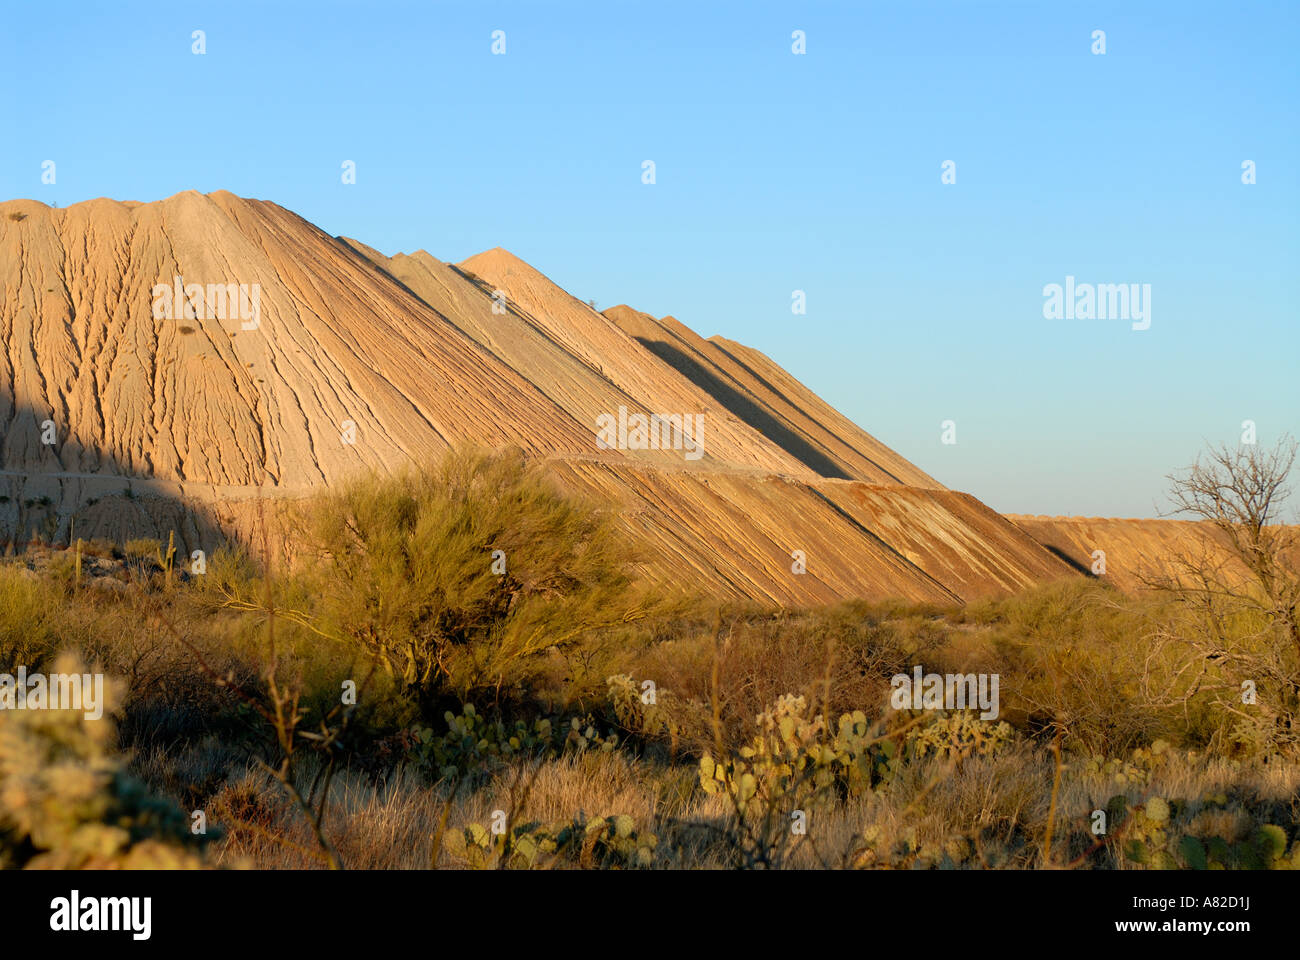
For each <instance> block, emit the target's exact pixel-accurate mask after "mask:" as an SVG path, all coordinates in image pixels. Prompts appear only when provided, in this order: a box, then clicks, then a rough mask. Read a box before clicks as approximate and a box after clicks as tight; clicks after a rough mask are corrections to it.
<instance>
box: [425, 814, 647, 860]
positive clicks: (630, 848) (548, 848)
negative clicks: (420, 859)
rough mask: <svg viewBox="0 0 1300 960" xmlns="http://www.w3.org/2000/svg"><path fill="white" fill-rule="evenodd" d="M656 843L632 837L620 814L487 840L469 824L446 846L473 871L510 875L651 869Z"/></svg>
mask: <svg viewBox="0 0 1300 960" xmlns="http://www.w3.org/2000/svg"><path fill="white" fill-rule="evenodd" d="M658 845H659V839H658V838H657V837H656V836H655V835H654V834H653V833H638V832H637V829H636V821H635V820H634V819H633V818H632V817H629V816H627V815H626V814H618V815H616V816H610V817H592V818H591V819H586V818H585V817H584V815H583V814H581V813H580V814H579V815H578V816H577V817H575V818H574V819H573V820H560V821H556V822H554V823H549V824H542V823H526V824H521V825H519V826H516V827H515V828H514V829H513V830H512V831H510V834H509V842H507V837H506V835H505V834H496V835H494V834H492V833H490V832H489V831H488V830H487V829H485V828H484V827H483V826H482V825H481V824H478V823H471V824H470V825H469V826H467V827H465V828H464V830H462V831H460V832H459V833H457V834H453V835H452V837H451V838H450V843H449V846H450V848H451V850H452V852H453V853H455V854H456V855H458V856H460V857H461V858H462V859H464V860H465V862H466V863H467V864H468V865H469V866H470V867H473V868H475V869H484V868H488V867H494V866H498V865H504V866H505V867H506V868H507V869H511V870H532V869H544V868H553V867H557V866H577V867H583V868H603V869H629V868H636V867H650V866H653V865H654V858H655V850H656V848H657V847H658Z"/></svg>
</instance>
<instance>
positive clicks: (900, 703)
mask: <svg viewBox="0 0 1300 960" xmlns="http://www.w3.org/2000/svg"><path fill="white" fill-rule="evenodd" d="M889 685H890V686H891V687H893V688H894V692H893V693H891V694H890V695H889V705H890V706H891V707H893V708H894V709H895V710H967V709H970V710H973V709H975V708H976V707H979V709H980V710H982V711H983V712H982V713H981V714H980V719H981V720H996V719H997V718H998V674H996V673H965V674H962V673H947V674H940V673H925V672H924V671H922V669H921V668H920V667H919V666H917V667H913V668H912V676H908V675H907V674H905V673H896V674H894V676H893V677H892V678H891V679H890V681H889Z"/></svg>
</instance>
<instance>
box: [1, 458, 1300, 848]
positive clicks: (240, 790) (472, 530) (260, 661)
mask: <svg viewBox="0 0 1300 960" xmlns="http://www.w3.org/2000/svg"><path fill="white" fill-rule="evenodd" d="M1294 456H1295V448H1294V446H1293V445H1286V444H1284V445H1282V446H1280V447H1279V448H1277V450H1275V451H1272V452H1266V453H1261V454H1255V453H1254V452H1253V451H1246V452H1242V451H1219V452H1218V453H1216V454H1215V455H1213V456H1212V457H1211V459H1210V460H1209V462H1208V463H1207V462H1202V463H1201V464H1198V465H1197V466H1195V467H1193V468H1192V469H1191V470H1190V471H1189V472H1188V473H1186V474H1183V475H1180V476H1179V477H1177V478H1175V480H1174V491H1175V500H1176V503H1177V504H1178V506H1180V507H1183V508H1185V509H1187V510H1190V511H1191V512H1192V513H1193V514H1195V515H1196V516H1198V517H1199V518H1201V519H1204V520H1205V521H1206V523H1205V544H1204V550H1203V551H1202V552H1200V553H1197V554H1195V555H1188V556H1179V557H1171V558H1161V560H1162V562H1160V563H1153V566H1152V568H1151V570H1150V571H1149V575H1148V586H1147V588H1146V589H1144V590H1141V591H1138V592H1136V593H1132V592H1131V593H1122V592H1120V591H1118V590H1116V589H1114V588H1113V587H1110V586H1108V585H1107V583H1106V582H1105V579H1104V578H1102V579H1097V578H1088V577H1084V576H1077V577H1074V578H1072V579H1068V580H1062V581H1060V582H1058V583H1052V584H1048V585H1045V586H1042V587H1039V588H1036V589H1034V590H1031V591H1028V592H1025V593H1022V594H1019V595H1015V596H1010V597H1004V598H1000V599H994V600H987V601H982V602H978V603H971V604H967V605H965V606H951V607H943V606H934V605H917V604H904V603H867V602H852V603H844V604H839V605H835V606H831V607H823V608H817V609H804V610H781V611H773V610H771V609H765V608H761V607H758V606H736V605H730V606H728V605H719V604H716V603H711V602H709V601H708V600H706V599H705V598H703V597H701V596H697V595H693V594H692V593H691V592H690V590H689V587H688V586H686V587H683V588H682V589H680V590H679V591H676V592H674V593H671V594H670V593H668V592H666V591H665V590H664V589H663V588H662V587H661V586H656V587H652V586H650V582H649V581H647V580H645V579H644V578H642V577H641V576H639V570H640V569H641V564H643V563H644V562H645V559H646V558H645V556H644V555H642V554H641V553H639V552H638V550H639V549H640V548H635V549H634V548H632V547H631V546H629V545H628V543H627V540H626V538H624V537H622V536H621V535H620V534H619V532H618V528H617V527H616V526H615V525H614V523H613V521H612V518H611V516H610V515H609V513H608V511H607V510H606V509H605V508H604V507H602V506H601V505H599V504H592V503H586V502H582V501H580V500H577V499H574V498H572V497H569V496H566V495H564V494H562V493H560V492H559V491H558V489H557V488H555V487H553V486H552V485H551V484H550V483H549V482H548V481H547V479H546V477H545V475H544V474H543V473H541V472H539V471H538V470H537V469H536V468H535V467H534V465H532V464H530V462H529V461H528V460H527V459H525V458H524V457H522V456H520V455H518V454H513V453H509V452H506V453H498V454H491V455H488V454H482V453H464V454H459V455H455V456H450V457H448V458H447V459H446V460H445V461H443V462H441V463H438V464H434V465H431V466H430V467H429V468H428V469H426V470H423V471H414V472H411V473H409V474H407V475H404V476H399V477H392V478H383V479H381V478H370V479H363V480H360V481H356V482H353V483H352V484H350V485H344V486H341V487H339V488H338V489H337V490H335V491H334V492H333V493H331V494H330V495H329V496H328V497H327V498H325V499H323V500H314V501H304V502H301V503H299V504H298V505H297V506H296V508H295V511H294V513H293V516H292V517H291V518H290V520H289V523H290V524H291V527H292V530H293V531H294V546H295V549H294V551H292V555H286V554H285V552H284V551H283V550H278V549H272V548H271V543H272V541H273V538H274V536H275V535H274V534H273V533H272V532H271V525H270V523H269V522H268V523H267V524H264V526H263V531H264V537H263V540H262V542H261V543H257V542H254V543H251V544H248V545H245V546H243V547H239V548H226V549H223V550H221V551H220V552H218V553H216V554H215V555H213V556H212V557H210V558H209V559H208V561H207V565H206V569H205V571H204V572H203V573H202V574H195V573H192V572H190V571H189V570H188V568H187V567H186V565H185V564H184V563H183V562H178V561H177V557H176V551H175V547H174V544H168V543H165V542H164V543H159V542H157V541H147V542H145V541H132V542H129V543H125V544H122V545H115V544H111V543H107V542H97V543H84V542H81V541H76V542H74V543H73V544H72V545H70V546H68V547H67V548H65V549H54V548H49V547H42V546H39V545H33V546H30V547H29V548H28V549H27V550H26V551H24V552H22V553H20V554H18V555H16V556H13V557H10V558H7V559H6V561H5V562H4V563H3V564H2V565H0V672H7V673H10V674H12V673H14V672H16V671H17V670H18V668H19V667H24V668H25V669H26V670H27V671H28V672H38V671H54V672H60V670H61V669H64V668H66V670H68V671H70V672H82V671H83V670H85V669H93V670H95V671H99V672H102V673H104V674H105V675H107V676H108V677H109V678H110V683H109V688H110V690H111V697H110V709H109V710H108V711H107V712H106V713H105V716H104V717H103V718H102V719H100V720H92V719H89V718H87V717H84V716H83V715H82V714H80V713H75V712H71V711H13V710H5V711H0V863H3V864H4V865H5V866H11V867H13V866H112V865H127V866H129V865H139V864H148V865H167V866H178V867H199V866H208V867H243V866H257V867H286V868H311V867H334V868H340V867H346V868H397V867H401V868H411V867H423V868H496V867H501V868H512V869H547V868H628V869H644V868H761V869H774V868H783V867H836V868H840V867H843V868H895V869H899V868H926V867H930V868H994V869H996V868H1019V867H1052V868H1062V869H1066V868H1072V869H1162V868H1191V869H1236V868H1252V869H1256V868H1294V867H1300V835H1298V831H1300V816H1298V813H1300V811H1298V806H1300V753H1298V745H1297V734H1296V731H1297V727H1296V709H1297V692H1298V691H1300V643H1298V642H1297V634H1296V629H1297V627H1296V624H1297V618H1298V608H1297V599H1298V598H1300V587H1298V583H1300V580H1298V579H1297V578H1298V566H1297V563H1296V559H1297V553H1296V543H1295V541H1294V539H1293V537H1294V527H1291V526H1286V525H1285V524H1283V523H1282V521H1284V520H1288V519H1290V518H1289V517H1288V516H1287V515H1286V514H1285V513H1284V512H1283V511H1285V509H1286V504H1287V499H1286V493H1287V489H1286V484H1287V479H1288V476H1289V474H1290V471H1291V468H1292V466H1293V462H1294ZM182 559H183V558H182ZM1229 561H1231V562H1229ZM73 663H75V664H77V666H76V667H75V669H74V667H72V666H68V665H69V664H73ZM81 664H85V665H87V666H85V667H82V666H80V665H81ZM61 665H62V666H61ZM916 666H923V667H924V669H925V671H926V672H927V673H938V674H944V675H948V674H953V675H971V674H976V675H978V674H997V675H998V676H999V678H1000V688H999V689H1000V703H999V709H998V712H997V716H995V717H987V718H981V716H980V711H979V710H978V709H975V710H969V709H968V710H962V709H919V710H918V709H911V708H908V707H907V706H904V707H902V708H900V707H898V705H897V704H896V703H895V702H893V697H892V696H891V695H892V693H893V684H892V682H891V681H892V678H894V677H896V676H897V675H899V674H908V673H909V672H910V671H912V670H913V669H914V668H915V667H916Z"/></svg>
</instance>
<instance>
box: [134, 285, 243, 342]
mask: <svg viewBox="0 0 1300 960" xmlns="http://www.w3.org/2000/svg"><path fill="white" fill-rule="evenodd" d="M152 295H153V318H154V319H155V320H239V321H240V325H239V326H240V329H241V330H256V329H257V328H258V327H259V326H261V324H262V285H261V284H260V283H209V284H206V285H205V284H202V283H185V282H183V278H182V277H179V276H178V277H173V278H172V282H171V283H170V284H166V283H159V284H156V285H155V286H154V288H153V291H152Z"/></svg>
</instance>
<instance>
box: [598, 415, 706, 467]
mask: <svg viewBox="0 0 1300 960" xmlns="http://www.w3.org/2000/svg"><path fill="white" fill-rule="evenodd" d="M692 421H694V423H693V424H692ZM596 446H598V447H599V448H600V449H601V450H611V449H618V450H683V451H685V457H686V459H687V460H698V459H700V457H702V456H704V414H702V413H697V414H694V415H692V414H689V413H683V414H676V413H652V414H650V415H649V416H648V417H647V416H646V415H645V414H644V413H634V414H632V415H630V416H629V415H628V412H627V407H619V408H618V416H617V417H615V416H614V415H613V414H612V413H602V414H601V415H600V416H598V417H597V418H596Z"/></svg>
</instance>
